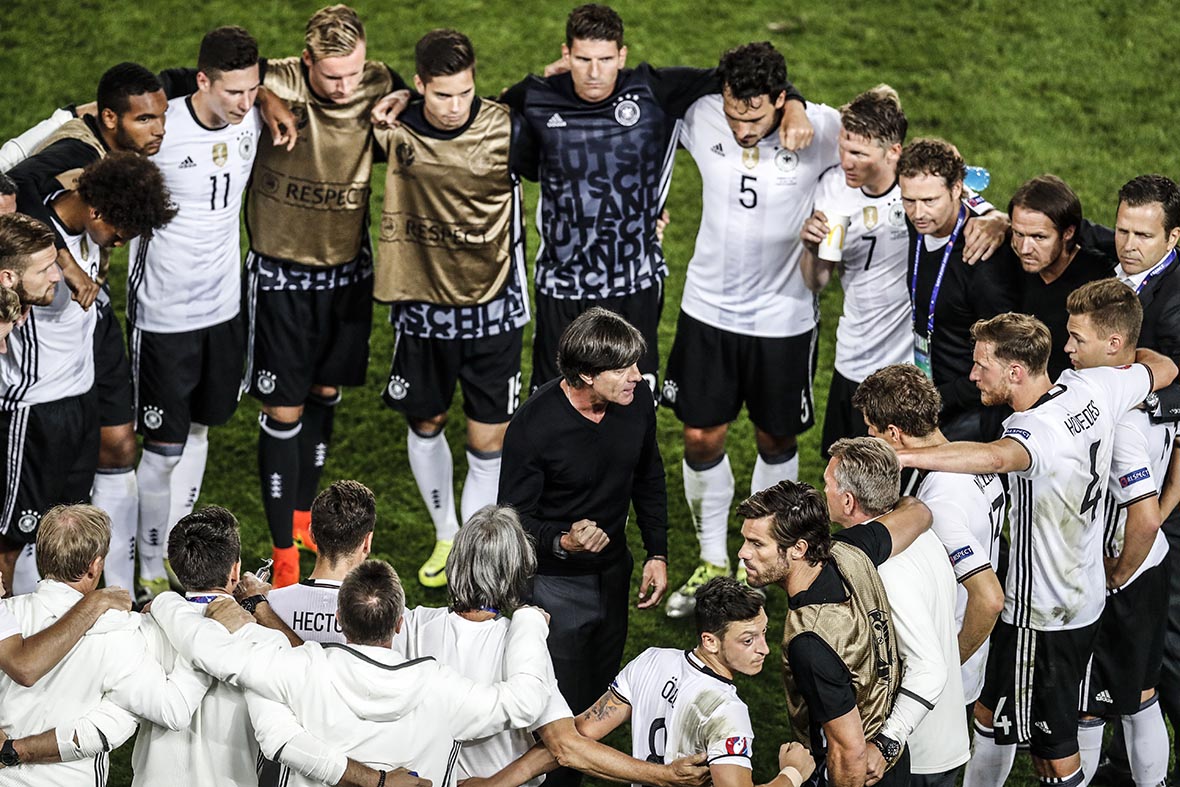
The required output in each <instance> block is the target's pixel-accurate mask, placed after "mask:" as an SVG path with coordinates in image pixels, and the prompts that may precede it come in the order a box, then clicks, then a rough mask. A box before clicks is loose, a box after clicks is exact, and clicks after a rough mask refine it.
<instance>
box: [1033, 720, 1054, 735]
mask: <svg viewBox="0 0 1180 787" xmlns="http://www.w3.org/2000/svg"><path fill="white" fill-rule="evenodd" d="M1033 726H1034V727H1036V728H1037V729H1038V730H1040V731H1041V732H1043V733H1045V734H1046V735H1052V734H1053V733H1052V732H1051V731H1050V730H1049V724H1048V722H1044V721H1037V722H1033Z"/></svg>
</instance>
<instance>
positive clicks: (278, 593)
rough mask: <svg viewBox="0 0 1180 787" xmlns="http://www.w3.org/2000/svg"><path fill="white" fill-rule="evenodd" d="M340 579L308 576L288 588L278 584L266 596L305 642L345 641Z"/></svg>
mask: <svg viewBox="0 0 1180 787" xmlns="http://www.w3.org/2000/svg"><path fill="white" fill-rule="evenodd" d="M339 593H340V582H339V581H337V580H334V579H310V578H309V579H305V580H303V581H302V582H299V583H297V584H294V585H288V586H287V587H285V588H275V589H274V590H272V591H271V592H270V593H269V594H267V597H266V600H267V602H268V603H269V604H270V608H271V609H273V610H274V611H275V614H276V615H278V616H279V617H280V618H281V619H282V621H283V622H284V623H286V624H287V625H288V626H290V628H291V630H292V631H294V632H295V633H296V634H297V635H298V636H299V638H300V639H302V640H303V641H304V642H344V631H343V630H341V628H340V623H339V621H337V620H336V597H337V595H339Z"/></svg>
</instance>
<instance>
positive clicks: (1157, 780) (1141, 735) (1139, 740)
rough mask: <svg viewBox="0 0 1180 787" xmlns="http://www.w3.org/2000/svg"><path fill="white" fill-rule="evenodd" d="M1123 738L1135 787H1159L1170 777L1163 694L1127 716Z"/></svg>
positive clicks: (1124, 722)
mask: <svg viewBox="0 0 1180 787" xmlns="http://www.w3.org/2000/svg"><path fill="white" fill-rule="evenodd" d="M1123 737H1124V738H1126V740H1127V755H1128V757H1129V758H1130V760H1131V778H1133V779H1134V780H1135V787H1157V785H1159V784H1162V783H1163V782H1164V780H1165V779H1167V776H1168V755H1169V754H1170V753H1171V747H1170V746H1169V745H1168V728H1167V726H1165V724H1164V715H1163V713H1161V712H1160V703H1159V695H1158V694H1157V695H1156V696H1154V697H1152V698H1151V699H1149V700H1148V701H1147V702H1145V703H1143V704H1142V705H1140V706H1139V710H1137V711H1135V713H1133V714H1131V715H1130V716H1124V717H1123Z"/></svg>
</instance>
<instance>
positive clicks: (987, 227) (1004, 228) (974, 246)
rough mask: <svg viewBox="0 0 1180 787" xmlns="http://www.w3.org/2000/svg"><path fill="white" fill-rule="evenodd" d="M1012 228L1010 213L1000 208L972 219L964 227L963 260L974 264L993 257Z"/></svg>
mask: <svg viewBox="0 0 1180 787" xmlns="http://www.w3.org/2000/svg"><path fill="white" fill-rule="evenodd" d="M1011 228H1012V222H1011V221H1010V220H1009V219H1008V215H1007V214H1006V213H1001V212H1000V211H998V210H997V211H993V212H991V213H988V214H987V215H986V216H975V217H974V218H972V219H970V220H969V221H968V222H967V225H966V226H965V227H964V228H963V241H964V246H963V262H965V263H967V264H968V265H974V264H975V263H977V262H979V261H980V260H987V259H991V256H992V255H993V254H995V253H996V251H997V250H999V248H1000V247H1001V246H1003V245H1004V241H1005V240H1007V238H1008V231H1009V230H1010V229H1011Z"/></svg>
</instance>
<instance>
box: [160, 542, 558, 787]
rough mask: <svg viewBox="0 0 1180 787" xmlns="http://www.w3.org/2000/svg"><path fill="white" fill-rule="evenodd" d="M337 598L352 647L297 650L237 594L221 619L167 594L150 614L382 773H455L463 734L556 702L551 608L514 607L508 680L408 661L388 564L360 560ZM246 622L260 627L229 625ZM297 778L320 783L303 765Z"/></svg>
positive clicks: (209, 660)
mask: <svg viewBox="0 0 1180 787" xmlns="http://www.w3.org/2000/svg"><path fill="white" fill-rule="evenodd" d="M338 598H339V609H338V611H337V615H338V616H339V620H340V627H341V629H342V630H343V632H344V636H345V640H346V644H339V643H326V644H323V645H321V644H320V643H317V642H307V643H304V644H303V645H302V646H300V647H297V648H292V647H290V645H289V643H287V641H286V640H285V638H283V637H280V636H278V635H275V634H274V633H273V632H269V631H267V630H265V629H262V628H261V627H259V626H256V625H252V624H253V623H254V619H253V618H252V617H251V616H250V615H249V614H248V613H247V612H245V611H244V610H242V609H241V608H240V607H238V606H237V605H236V604H235V603H234V602H232V601H230V600H221V601H217V602H214V604H212V605H210V606H211V616H212V617H213V618H214V620H208V619H205V618H204V617H203V616H202V614H201V611H200V610H197V609H193V605H191V604H188V603H186V602H185V601H184V600H183V599H181V598H180V597H179V596H177V595H175V594H172V593H165V594H163V595H161V596H160V597H158V598H157V599H156V600H155V601H154V602H153V603H152V614H153V616H154V617H155V618H156V619H157V620H158V621H159V623H160V625H161V626H162V627H163V628H164V630H165V631H166V632H167V634H168V636H169V638H170V639H171V640H172V642H173V644H174V645H175V646H176V648H177V650H178V651H179V652H180V653H182V654H183V655H185V656H187V657H190V658H192V660H193V662H194V663H195V664H196V665H197V666H198V667H200V668H201V669H202V670H204V671H205V672H207V673H209V674H210V675H213V676H214V677H216V678H218V679H219V680H224V681H226V682H229V683H231V684H232V685H235V686H240V687H242V688H245V689H247V690H249V691H253V692H255V693H257V694H260V695H261V696H263V697H264V698H266V699H269V700H273V701H275V702H279V703H282V704H284V705H286V706H288V707H289V708H290V710H291V712H292V713H293V714H294V716H295V719H296V720H297V721H298V722H299V724H300V725H302V726H303V727H304V728H305V729H306V730H307V731H308V732H309V733H311V734H312V735H314V736H315V737H316V738H318V739H319V740H320V741H322V742H323V743H324V744H326V745H327V746H328V747H332V748H335V749H339V750H341V751H344V752H345V753H347V754H348V756H350V757H352V758H354V759H356V760H358V761H361V762H365V763H369V764H370V765H372V766H373V767H377V768H380V769H381V770H383V771H389V770H392V769H394V768H397V767H404V768H407V769H410V770H413V771H415V772H417V773H418V774H419V775H420V776H421V778H422V779H425V780H429V782H430V783H433V784H437V785H442V784H444V783H445V781H446V779H447V778H448V776H449V772H450V770H451V768H452V763H451V760H452V759H453V757H452V755H453V752H454V750H455V748H456V747H457V745H458V742H460V741H467V740H474V739H478V738H483V737H486V736H488V735H491V734H493V733H496V732H500V731H502V730H505V729H515V728H521V727H527V726H528V725H530V724H532V723H533V722H534V721H535V720H536V719H537V717H538V716H539V715H540V714H541V712H542V711H543V710H544V708H545V705H546V704H547V703H548V701H549V697H550V685H551V684H552V682H553V672H552V669H551V667H550V665H549V659H548V655H547V654H546V652H545V644H544V641H545V636H546V634H547V633H548V626H547V625H546V616H545V613H544V612H542V611H541V610H538V609H535V608H521V609H518V610H517V611H516V614H515V615H514V616H513V622H512V625H511V627H510V629H509V632H508V634H507V637H506V642H505V646H504V660H503V661H504V665H503V674H502V677H503V680H501V681H499V682H497V683H494V684H491V685H488V684H480V683H477V682H476V681H473V680H471V679H470V678H467V677H465V676H463V675H461V674H459V673H458V672H456V671H455V670H453V669H451V668H449V667H447V666H445V665H442V664H440V663H438V662H437V661H435V660H434V659H433V658H420V659H417V660H413V661H407V660H406V659H405V658H404V657H402V656H401V655H400V654H399V653H398V652H397V651H395V650H394V649H393V648H392V645H393V638H394V634H395V632H396V631H397V630H398V629H399V628H400V627H401V624H402V611H403V608H404V605H405V594H404V591H403V590H402V586H401V581H400V580H399V579H398V576H397V572H395V571H394V570H393V568H392V567H391V566H390V565H389V564H388V563H385V562H383V561H380V560H366V561H364V562H363V563H361V564H360V565H359V566H357V567H356V568H354V569H353V570H352V571H351V572H349V574H348V576H347V577H345V579H344V581H343V582H342V583H341V585H340V591H339V596H338ZM219 621H224V624H225V626H226V628H228V629H229V630H230V631H228V632H227V631H226V628H222V625H221V623H219ZM243 627H246V628H249V629H250V630H249V631H245V632H239V633H237V634H236V635H235V634H234V633H231V632H238V629H240V628H243ZM287 783H288V784H290V785H293V786H294V785H311V784H317V782H314V781H311V780H309V779H307V778H306V777H303V776H301V775H299V774H295V773H292V774H291V779H290V781H289V782H287Z"/></svg>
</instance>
